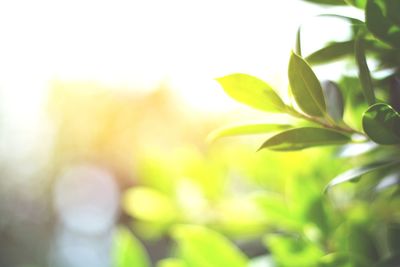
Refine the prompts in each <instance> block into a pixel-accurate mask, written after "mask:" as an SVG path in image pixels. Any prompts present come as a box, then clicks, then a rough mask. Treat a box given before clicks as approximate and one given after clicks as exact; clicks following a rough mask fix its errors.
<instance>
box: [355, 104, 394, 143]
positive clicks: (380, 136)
mask: <svg viewBox="0 0 400 267" xmlns="http://www.w3.org/2000/svg"><path fill="white" fill-rule="evenodd" d="M362 125H363V129H364V132H365V133H366V134H367V135H368V137H369V138H371V140H372V141H374V142H376V143H378V144H382V145H394V144H398V143H400V115H399V113H397V112H396V111H395V110H393V108H392V107H391V106H389V105H387V104H384V103H378V104H375V105H373V106H371V107H369V108H368V109H367V111H365V112H364V114H363V118H362Z"/></svg>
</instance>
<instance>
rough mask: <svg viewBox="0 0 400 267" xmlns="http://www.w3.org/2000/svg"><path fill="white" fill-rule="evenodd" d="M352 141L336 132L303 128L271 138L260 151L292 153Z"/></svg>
mask: <svg viewBox="0 0 400 267" xmlns="http://www.w3.org/2000/svg"><path fill="white" fill-rule="evenodd" d="M350 141H351V138H350V137H349V136H348V135H344V134H342V133H339V132H337V131H334V130H329V129H324V128H314V127H303V128H296V129H291V130H287V131H285V132H282V133H279V134H277V135H275V136H273V137H271V138H270V139H268V140H267V141H266V142H265V143H264V144H263V145H262V146H261V148H260V149H263V148H268V149H271V150H277V151H290V150H300V149H304V148H310V147H317V146H326V145H340V144H345V143H348V142H350Z"/></svg>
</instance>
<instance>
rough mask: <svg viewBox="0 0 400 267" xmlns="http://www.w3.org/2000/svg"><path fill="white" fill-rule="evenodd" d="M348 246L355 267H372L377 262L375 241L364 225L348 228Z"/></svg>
mask: <svg viewBox="0 0 400 267" xmlns="http://www.w3.org/2000/svg"><path fill="white" fill-rule="evenodd" d="M348 246H349V252H350V253H349V254H350V257H351V260H352V262H353V263H354V265H355V266H373V263H376V262H377V261H378V260H379V252H378V249H377V247H376V241H375V240H374V238H373V236H372V235H371V233H370V231H368V230H367V229H366V227H365V226H364V225H352V226H351V227H350V229H349V239H348Z"/></svg>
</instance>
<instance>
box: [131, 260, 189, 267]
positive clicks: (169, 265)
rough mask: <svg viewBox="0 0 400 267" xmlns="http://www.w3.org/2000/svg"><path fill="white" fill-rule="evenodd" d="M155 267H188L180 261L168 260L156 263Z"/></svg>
mask: <svg viewBox="0 0 400 267" xmlns="http://www.w3.org/2000/svg"><path fill="white" fill-rule="evenodd" d="M132 267H134V266H132ZM157 267H189V266H188V265H187V264H186V262H185V261H184V260H182V259H174V258H169V259H163V260H161V261H159V262H158V263H157Z"/></svg>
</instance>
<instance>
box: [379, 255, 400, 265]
mask: <svg viewBox="0 0 400 267" xmlns="http://www.w3.org/2000/svg"><path fill="white" fill-rule="evenodd" d="M399 262H400V254H395V255H392V256H390V257H389V258H387V259H384V260H382V261H381V262H379V263H378V264H377V265H375V266H374V267H399V266H400V265H399Z"/></svg>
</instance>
